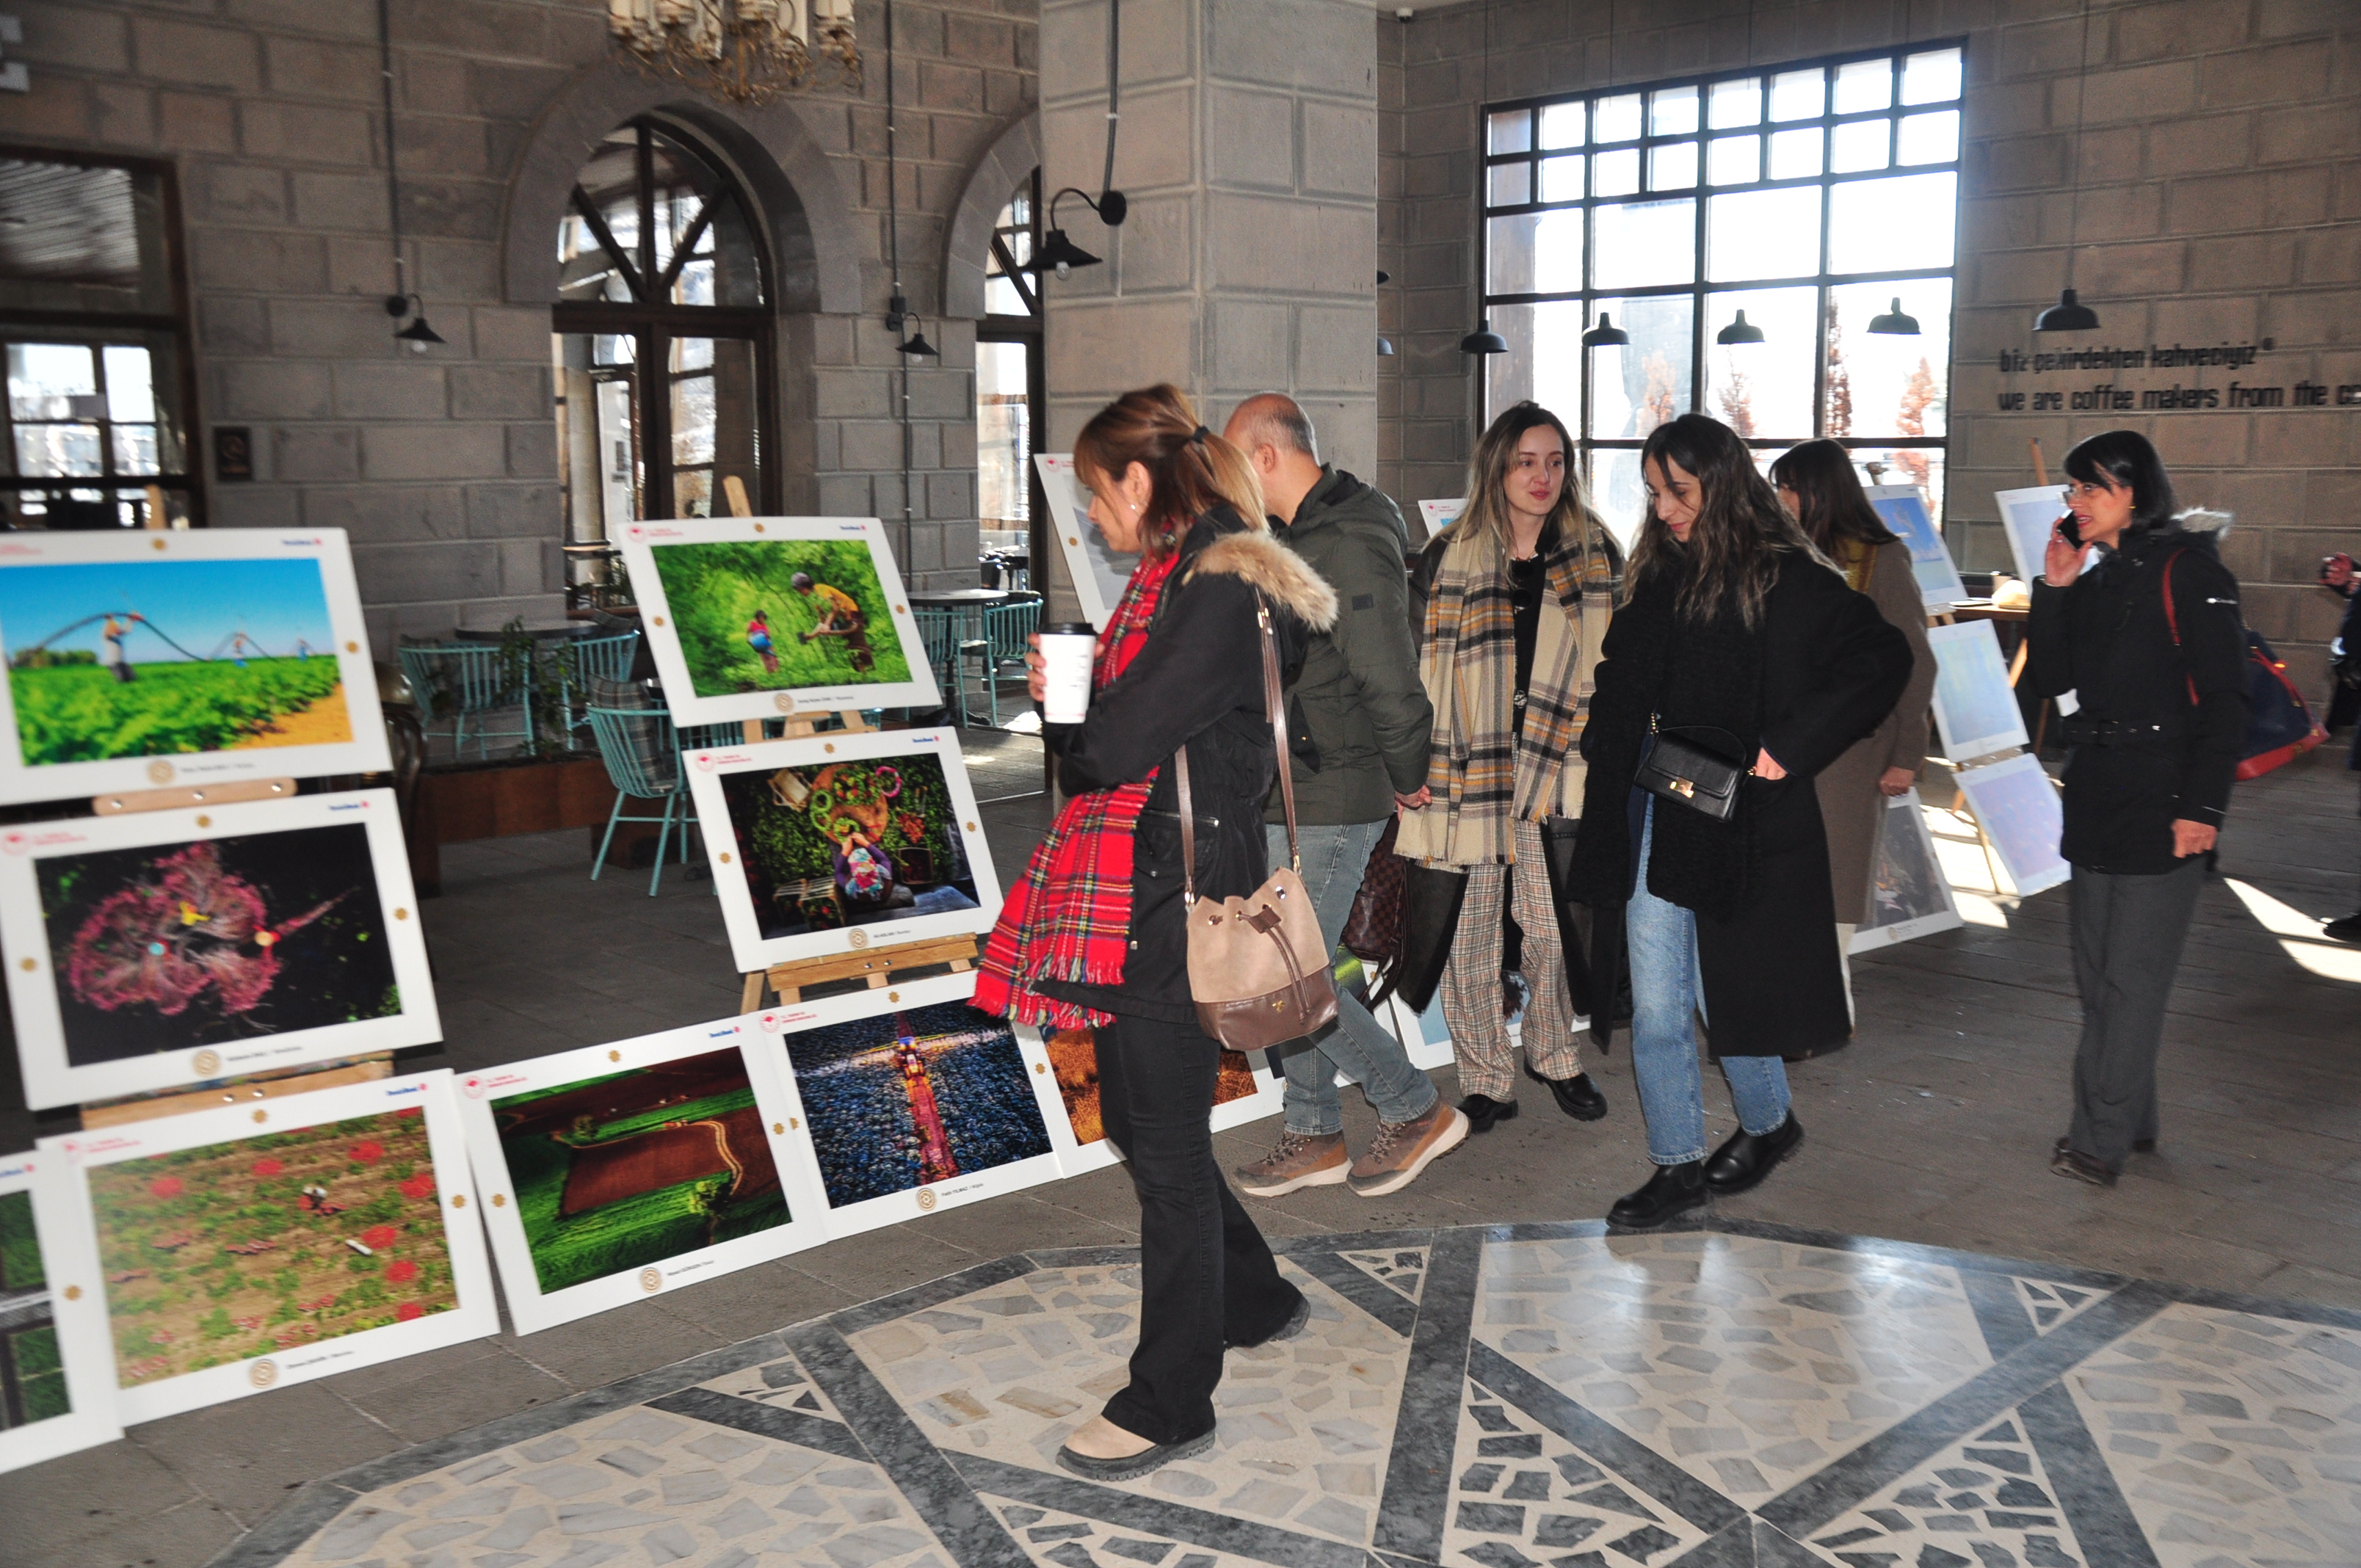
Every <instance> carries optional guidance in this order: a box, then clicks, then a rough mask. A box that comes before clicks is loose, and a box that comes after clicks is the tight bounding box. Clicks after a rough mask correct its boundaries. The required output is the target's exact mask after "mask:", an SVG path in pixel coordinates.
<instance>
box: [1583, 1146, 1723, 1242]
mask: <svg viewBox="0 0 2361 1568" xmlns="http://www.w3.org/2000/svg"><path fill="white" fill-rule="evenodd" d="M1711 1196H1712V1189H1710V1188H1708V1186H1707V1185H1706V1181H1705V1161H1703V1160H1701V1159H1693V1160H1690V1161H1689V1162H1688V1163H1687V1164H1686V1165H1660V1166H1658V1167H1657V1168H1656V1174H1655V1175H1653V1176H1652V1177H1650V1178H1648V1184H1647V1185H1646V1186H1645V1187H1642V1188H1641V1189H1640V1190H1638V1191H1637V1192H1628V1193H1625V1194H1624V1195H1623V1196H1622V1197H1620V1198H1618V1199H1617V1200H1616V1201H1615V1207H1613V1208H1612V1209H1609V1210H1608V1211H1607V1223H1609V1224H1610V1225H1613V1226H1615V1227H1617V1228H1618V1229H1619V1230H1626V1231H1652V1230H1654V1229H1655V1228H1656V1227H1657V1226H1658V1225H1661V1224H1663V1223H1664V1222H1665V1221H1666V1220H1669V1219H1671V1218H1672V1217H1673V1216H1674V1215H1675V1214H1685V1213H1686V1212H1688V1211H1690V1210H1691V1209H1696V1208H1700V1207H1702V1206H1703V1205H1704V1203H1705V1201H1706V1200H1707V1199H1708V1198H1709V1197H1711Z"/></svg>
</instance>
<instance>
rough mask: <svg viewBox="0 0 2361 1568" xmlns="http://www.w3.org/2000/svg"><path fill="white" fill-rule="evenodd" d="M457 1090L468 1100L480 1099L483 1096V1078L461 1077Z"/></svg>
mask: <svg viewBox="0 0 2361 1568" xmlns="http://www.w3.org/2000/svg"><path fill="white" fill-rule="evenodd" d="M459 1092H460V1093H462V1094H464V1095H466V1096H467V1098H468V1099H470V1100H481V1099H482V1098H483V1097H484V1080H482V1079H480V1078H469V1079H463V1080H460V1084H459Z"/></svg>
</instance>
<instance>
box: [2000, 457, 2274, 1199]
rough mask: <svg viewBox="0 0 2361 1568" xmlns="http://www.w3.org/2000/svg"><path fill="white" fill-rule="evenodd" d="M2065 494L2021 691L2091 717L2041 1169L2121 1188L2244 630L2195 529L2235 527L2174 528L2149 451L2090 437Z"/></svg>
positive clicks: (2196, 875)
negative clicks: (2071, 1017)
mask: <svg viewBox="0 0 2361 1568" xmlns="http://www.w3.org/2000/svg"><path fill="white" fill-rule="evenodd" d="M2066 477H2067V480H2068V484H2067V488H2066V506H2067V510H2069V511H2070V513H2071V515H2072V517H2073V520H2074V524H2075V532H2077V533H2078V534H2079V535H2080V543H2069V542H2068V541H2067V540H2066V539H2065V537H2063V535H2062V533H2061V532H2059V530H2058V529H2055V528H2053V529H2052V530H2051V532H2050V539H2049V547H2048V552H2047V554H2045V555H2044V557H2043V560H2042V567H2043V572H2042V581H2041V582H2039V583H2037V584H2036V585H2035V586H2034V589H2033V613H2032V616H2031V618H2030V619H2029V620H2027V621H2026V641H2027V643H2028V644H2029V645H2030V652H2029V653H2028V654H2027V657H2026V665H2025V677H2024V678H2025V686H2024V689H2026V690H2027V691H2032V692H2037V693H2039V694H2040V695H2041V696H2057V695H2058V694H2059V693H2060V692H2068V691H2070V692H2072V693H2073V694H2074V696H2075V699H2076V701H2077V702H2078V704H2079V705H2080V707H2079V708H2078V710H2077V711H2076V713H2075V714H2074V716H2073V717H2072V718H2069V719H2067V720H2065V722H2064V724H2063V725H2062V726H2061V728H2060V733H2061V737H2062V739H2063V740H2065V742H2066V744H2067V745H2068V746H2070V747H2071V748H2072V750H2071V751H2069V752H2068V754H2067V759H2066V802H2065V806H2066V828H2065V834H2064V836H2063V838H2062V839H2061V840H2060V841H2059V846H2058V852H2059V854H2060V855H2062V856H2064V857H2065V858H2066V860H2067V861H2070V862H2071V863H2072V865H2073V867H2074V880H2073V884H2072V886H2073V916H2074V927H2073V929H2074V984H2075V989H2077V990H2078V991H2080V992H2081V995H2082V1037H2081V1043H2080V1045H2079V1046H2078V1047H2077V1048H2076V1050H2075V1053H2074V1119H2073V1122H2072V1124H2070V1126H2069V1127H2068V1128H2067V1131H2066V1135H2065V1136H2064V1137H2062V1138H2059V1140H2058V1142H2057V1144H2056V1146H2054V1147H2053V1148H2052V1149H2051V1151H2050V1164H2049V1168H2050V1169H2052V1170H2054V1171H2056V1172H2057V1173H2058V1174H2059V1175H2060V1176H2064V1177H2070V1178H2071V1179H2074V1180H2077V1181H2087V1182H2090V1183H2091V1184H2092V1185H2093V1186H2097V1187H2113V1186H2114V1184H2115V1177H2116V1175H2117V1174H2118V1173H2119V1172H2120V1171H2121V1170H2122V1169H2123V1167H2124V1161H2125V1158H2126V1157H2128V1156H2130V1155H2131V1154H2132V1153H2133V1151H2135V1150H2142V1151H2145V1150H2147V1149H2151V1148H2154V1147H2155V1146H2156V1135H2157V1114H2156V1054H2157V1047H2158V1045H2159V1044H2160V1043H2161V1041H2162V1039H2163V1036H2164V1007H2165V1002H2166V999H2167V998H2168V997H2169V996H2170V995H2171V992H2172V973H2173V970H2175V969H2176V968H2177V967H2179V965H2180V946H2181V943H2182V941H2183V940H2184V939H2185V938H2187V937H2188V935H2189V922H2190V919H2191V916H2194V915H2195V913H2196V911H2197V892H2198V887H2199V885H2200V883H2202V881H2203V880H2204V876H2205V854H2206V851H2207V850H2211V849H2213V840H2214V838H2215V836H2216V834H2218V833H2219V831H2220V830H2221V827H2222V818H2223V817H2224V814H2225V813H2226V812H2227V811H2228V809H2229V805H2230V784H2231V781H2232V780H2233V779H2234V778H2235V776H2236V774H2237V771H2238V753H2239V751H2240V750H2241V749H2242V748H2243V746H2244V743H2245V740H2246V625H2245V623H2244V622H2243V621H2242V620H2240V619H2239V615H2238V579H2237V578H2235V577H2234V576H2231V575H2230V569H2229V568H2228V567H2227V566H2224V565H2222V562H2221V559H2220V557H2219V556H2217V555H2216V554H2214V547H2213V533H2214V529H2213V526H2202V527H2200V526H2192V525H2193V524H2197V523H2200V522H2202V523H2204V524H2207V525H2213V524H2218V523H2219V522H2222V521H2227V520H2226V519H2224V518H2222V517H2221V516H2220V514H2218V513H2212V512H2205V513H2191V514H2189V515H2188V516H2187V517H2175V516H2174V515H2173V510H2174V500H2173V494H2172V481H2171V480H2170V479H2169V478H2168V477H2166V475H2165V471H2164V462H2163V460H2162V459H2161V458H2159V457H2158V456H2157V455H2156V448H2155V447H2154V446H2152V445H2150V444H2148V439H2147V437H2146V436H2144V435H2142V434H2140V433H2138V432H2136V431H2130V430H2111V431H2108V432H2106V433H2104V434H2101V435H2094V436H2092V437H2091V438H2090V439H2089V440H2088V441H2085V442H2083V443H2082V444H2080V445H2079V446H2076V447H2075V448H2074V449H2073V450H2072V451H2070V452H2069V453H2067V454H2066ZM2093 554H2095V555H2096V556H2097V557H2098V560H2097V562H2096V564H2095V565H2092V564H2091V562H2090V561H2089V557H2091V556H2092V555H2093ZM2086 568H2087V569H2086Z"/></svg>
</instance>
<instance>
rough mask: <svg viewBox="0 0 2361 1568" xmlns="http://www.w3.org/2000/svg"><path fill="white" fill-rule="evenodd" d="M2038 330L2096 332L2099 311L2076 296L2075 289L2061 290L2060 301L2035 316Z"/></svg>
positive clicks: (2034, 322)
mask: <svg viewBox="0 0 2361 1568" xmlns="http://www.w3.org/2000/svg"><path fill="white" fill-rule="evenodd" d="M2033 330H2034V331H2036V332H2096V331H2098V330H2099V313H2098V312H2096V311H2094V310H2092V308H2091V307H2090V306H2088V305H2086V304H2084V303H2083V302H2081V300H2079V299H2076V298H2075V297H2074V291H2073V290H2071V289H2066V290H2062V291H2059V295H2058V302H2057V303H2056V304H2054V305H2052V306H2050V307H2049V308H2048V310H2046V311H2044V312H2042V313H2040V314H2039V315H2037V316H2036V317H2034V318H2033Z"/></svg>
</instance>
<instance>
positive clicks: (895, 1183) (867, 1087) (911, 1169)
mask: <svg viewBox="0 0 2361 1568" xmlns="http://www.w3.org/2000/svg"><path fill="white" fill-rule="evenodd" d="M974 993H975V977H974V976H973V975H972V974H953V975H945V976H940V977H939V978H935V979H929V980H920V981H906V982H902V983H898V984H896V985H895V986H894V987H893V989H891V990H878V991H866V992H854V993H852V994H850V995H845V996H833V997H827V998H823V999H821V1000H819V1001H818V1002H807V1003H796V1004H791V1005H782V1006H780V1007H776V1008H773V1009H770V1010H768V1011H766V1012H763V1013H760V1014H754V1015H753V1016H752V1018H751V1019H749V1020H746V1022H749V1023H752V1025H754V1026H755V1027H756V1028H758V1029H759V1030H760V1031H761V1032H762V1034H763V1036H764V1038H765V1039H766V1040H767V1041H770V1042H774V1043H775V1045H776V1047H777V1048H778V1049H779V1050H780V1051H781V1052H782V1053H783V1054H784V1059H785V1068H786V1071H787V1074H788V1076H789V1077H790V1078H791V1079H792V1080H793V1088H794V1091H795V1095H796V1101H797V1102H798V1103H799V1106H800V1109H801V1113H802V1115H803V1118H804V1125H805V1126H806V1128H807V1129H808V1131H809V1132H810V1134H811V1141H812V1149H813V1153H814V1156H815V1157H816V1158H817V1159H818V1164H819V1173H820V1180H821V1184H822V1186H823V1188H824V1189H825V1190H826V1192H827V1196H828V1207H829V1230H830V1234H833V1235H844V1234H851V1233H852V1232H856V1231H864V1230H870V1229H873V1228H874V1227H876V1226H878V1225H885V1224H893V1223H896V1222H897V1221H901V1220H909V1219H916V1218H917V1216H918V1215H920V1214H922V1213H927V1212H932V1211H934V1210H936V1209H938V1208H939V1207H944V1206H948V1205H956V1204H959V1203H967V1202H972V1201H975V1200H977V1199H979V1198H988V1197H992V1196H994V1195H995V1194H998V1193H1002V1192H1013V1191H1016V1190H1018V1189H1020V1188H1025V1187H1031V1186H1034V1185H1036V1184H1037V1183H1039V1182H1043V1181H1052V1180H1055V1179H1058V1177H1059V1176H1060V1175H1061V1174H1063V1172H1062V1171H1061V1170H1060V1166H1059V1163H1058V1157H1057V1155H1056V1153H1055V1152H1054V1149H1053V1145H1052V1140H1051V1137H1050V1131H1049V1118H1050V1117H1052V1116H1054V1115H1058V1114H1060V1111H1059V1104H1058V1091H1057V1088H1056V1085H1055V1084H1054V1083H1053V1082H1052V1081H1051V1079H1050V1074H1049V1062H1048V1060H1047V1058H1046V1057H1045V1056H1044V1054H1043V1052H1042V1049H1041V1045H1040V1041H1039V1038H1038V1036H1036V1035H1035V1034H1034V1032H1033V1031H1032V1030H1029V1029H1026V1030H1019V1029H1017V1028H1016V1027H1015V1026H1014V1025H1011V1024H1010V1023H1009V1022H1008V1021H1007V1020H1005V1019H1003V1018H994V1017H992V1016H991V1015H989V1014H983V1013H979V1012H977V1011H976V1010H975V1009H974V1008H972V1007H971V1006H969V1005H968V999H969V998H970V997H972V995H973V994H974Z"/></svg>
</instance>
